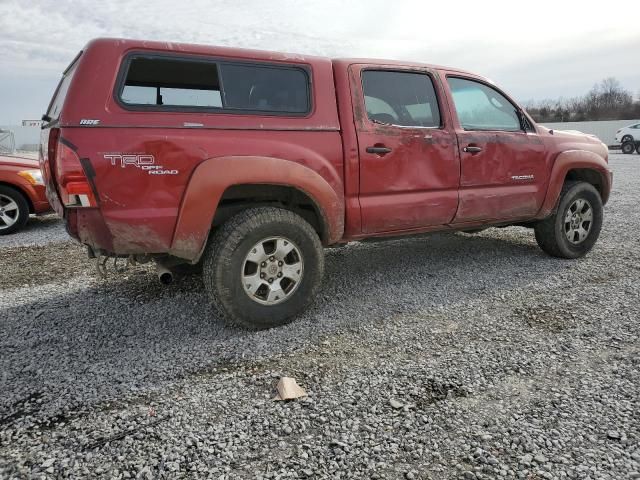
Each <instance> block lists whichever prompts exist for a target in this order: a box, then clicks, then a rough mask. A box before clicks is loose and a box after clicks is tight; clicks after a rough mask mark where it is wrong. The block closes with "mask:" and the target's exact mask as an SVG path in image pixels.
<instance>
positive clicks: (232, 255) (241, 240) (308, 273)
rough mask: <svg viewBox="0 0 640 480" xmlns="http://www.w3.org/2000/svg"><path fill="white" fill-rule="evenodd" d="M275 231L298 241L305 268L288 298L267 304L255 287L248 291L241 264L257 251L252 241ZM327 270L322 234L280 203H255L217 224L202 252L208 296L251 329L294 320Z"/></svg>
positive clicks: (229, 316)
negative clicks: (268, 204) (262, 301)
mask: <svg viewBox="0 0 640 480" xmlns="http://www.w3.org/2000/svg"><path fill="white" fill-rule="evenodd" d="M273 237H279V238H281V239H282V240H287V239H288V240H289V241H290V242H291V243H292V244H293V245H294V246H295V247H296V252H299V257H300V258H299V260H300V261H301V262H302V265H303V272H302V276H301V277H300V280H299V284H297V285H296V286H295V288H294V289H292V290H291V292H290V293H288V294H287V295H288V297H287V298H285V299H284V300H280V303H277V304H273V305H265V304H262V303H259V301H258V300H254V298H257V297H256V295H257V292H256V295H254V297H253V298H252V297H251V296H250V294H249V293H248V292H246V291H245V288H244V285H243V282H244V280H243V278H246V277H243V275H244V274H246V272H244V270H243V269H246V268H247V255H249V253H250V250H252V251H253V252H255V250H253V249H254V247H256V246H257V245H258V244H260V242H262V241H263V240H264V239H269V238H273ZM285 244H286V242H285ZM263 247H264V244H263ZM266 250H267V249H266V248H264V251H266ZM256 266H258V265H257V264H256ZM298 273H300V272H299V271H298ZM323 273H324V252H323V249H322V243H321V242H320V239H319V238H318V234H317V233H316V232H315V230H314V229H313V228H312V227H311V225H309V223H307V222H306V221H305V220H304V219H303V218H302V217H301V216H299V215H297V214H295V213H293V212H291V211H289V210H284V209H282V208H275V207H256V208H251V209H248V210H244V211H242V212H240V213H238V214H237V215H235V216H234V217H232V218H230V219H229V220H227V221H226V222H225V223H224V224H223V225H222V226H221V227H219V228H218V229H217V231H216V232H215V233H214V234H213V237H212V238H211V240H210V241H209V245H208V246H207V249H206V251H205V253H204V264H203V279H204V284H205V287H206V289H207V293H208V294H209V298H210V299H211V301H212V302H213V303H214V305H216V306H217V307H218V309H219V310H220V311H221V313H222V314H223V315H224V316H225V320H226V322H227V323H228V324H234V325H237V326H241V327H245V328H248V329H252V330H259V329H265V328H272V327H277V326H280V325H284V324H286V323H289V322H290V321H291V320H293V318H294V317H295V316H296V315H297V314H298V313H300V312H302V311H303V310H304V309H306V308H307V307H308V306H309V304H310V303H311V301H312V300H313V298H314V297H315V295H316V294H317V292H318V290H319V288H320V285H321V283H322V276H323ZM281 281H285V279H284V278H283V279H282V280H281ZM278 284H280V281H278ZM265 287H266V288H267V289H268V288H270V287H269V285H265ZM261 288H262V287H261ZM276 299H277V297H276Z"/></svg>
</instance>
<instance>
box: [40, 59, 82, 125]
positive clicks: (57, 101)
mask: <svg viewBox="0 0 640 480" xmlns="http://www.w3.org/2000/svg"><path fill="white" fill-rule="evenodd" d="M81 55H82V52H80V53H78V55H76V58H74V59H73V61H72V62H71V64H70V65H69V66H68V67H67V69H66V70H65V71H64V73H63V74H62V79H61V80H60V83H58V88H56V91H55V93H54V94H53V98H52V99H51V103H50V104H49V108H48V109H47V114H46V116H47V117H48V119H47V121H49V122H52V121H55V120H57V119H58V118H59V117H60V112H61V111H62V106H63V105H64V100H65V98H67V92H68V91H69V85H71V80H72V79H73V74H74V73H75V71H76V67H77V66H78V59H79V58H80V56H81Z"/></svg>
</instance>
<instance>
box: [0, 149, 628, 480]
mask: <svg viewBox="0 0 640 480" xmlns="http://www.w3.org/2000/svg"><path fill="white" fill-rule="evenodd" d="M639 162H640V159H639V157H638V156H637V155H629V156H625V155H621V154H618V155H611V166H612V168H613V169H614V171H615V190H614V192H613V194H612V197H611V200H610V203H609V204H608V205H607V207H606V210H605V224H604V227H603V231H602V234H601V238H600V241H599V242H598V244H597V245H596V248H595V249H594V250H593V252H591V253H590V254H589V255H588V256H587V257H585V258H583V259H580V260H575V261H565V260H558V259H553V258H550V257H548V256H546V255H544V254H543V253H542V252H541V251H540V250H539V249H538V247H537V246H536V244H535V240H534V238H533V234H532V232H531V231H529V230H526V229H523V228H515V227H514V228H507V229H489V230H486V231H485V232H483V233H481V234H478V235H473V236H471V235H466V234H451V235H432V236H428V237H423V238H410V239H402V240H394V241H388V242H381V243H354V244H350V245H349V246H347V247H345V248H341V249H330V250H328V251H327V264H326V276H325V284H324V287H323V290H322V294H321V297H320V298H319V299H318V301H317V302H316V304H315V306H314V307H313V308H312V309H311V310H310V311H309V312H307V313H306V314H305V315H304V316H303V317H302V318H301V319H299V320H298V321H296V322H294V323H293V324H290V325H288V326H285V327H282V328H278V329H274V330H270V331H266V332H258V333H253V332H246V331H242V330H235V329H231V328H226V327H224V326H223V324H222V321H221V320H220V318H218V316H217V314H216V313H215V311H214V310H213V309H212V308H211V307H209V306H208V304H207V302H206V299H205V298H204V292H203V286H202V282H201V280H200V279H199V278H198V277H195V276H194V277H184V278H181V279H179V280H178V281H177V282H176V283H175V284H174V285H172V286H171V287H163V286H161V285H160V284H159V283H158V282H157V281H156V279H155V275H154V272H153V270H152V269H150V268H136V269H135V270H130V271H128V272H127V273H125V274H123V275H111V276H110V277H109V278H108V279H107V280H100V279H97V278H96V277H95V275H94V268H93V265H92V264H91V263H90V262H89V260H87V259H86V256H85V252H84V250H83V249H82V248H81V247H80V246H78V245H76V244H74V243H72V242H69V241H65V240H63V239H64V230H63V228H62V227H61V225H60V223H59V222H56V221H55V220H53V219H51V220H50V219H48V218H47V219H43V220H42V224H38V223H36V222H32V224H31V228H30V229H29V230H28V231H26V232H24V233H22V234H19V235H15V236H12V237H7V239H2V240H0V271H1V275H2V276H1V277H0V351H1V352H2V354H1V355H0V366H1V367H2V377H1V378H0V391H1V392H2V395H1V396H0V476H1V477H3V478H22V477H24V478H28V477H34V478H41V477H42V478H53V477H73V478H78V477H89V478H187V477H188V478H230V479H231V478H331V479H334V478H367V479H368V478H409V479H411V478H414V479H442V478H463V479H475V478H478V479H482V478H485V479H488V478H521V479H529V480H534V479H543V478H544V479H553V478H559V479H561V478H575V479H616V480H618V479H627V478H629V479H631V478H640V402H639V392H640V342H639V335H640V327H639V326H638V318H640V301H639V292H640V290H639V287H638V281H639V280H640V266H639V264H638V261H637V258H638V255H639V254H640V240H639V239H638V233H637V231H638V226H639V225H640V211H639V210H638V209H637V208H635V205H636V204H637V194H636V192H637V185H638V184H640V168H639V167H640V164H639ZM47 238H48V239H49V241H46V240H45V239H47ZM32 245H36V247H29V246H32ZM284 375H287V376H293V377H295V378H296V379H297V380H298V382H299V383H300V384H301V385H302V386H303V387H304V388H305V389H306V390H307V392H308V393H309V396H308V397H307V398H306V399H304V400H297V401H291V402H275V401H273V400H272V398H273V396H274V386H275V384H276V383H277V380H278V378H279V377H281V376H284Z"/></svg>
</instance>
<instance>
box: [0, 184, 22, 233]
mask: <svg viewBox="0 0 640 480" xmlns="http://www.w3.org/2000/svg"><path fill="white" fill-rule="evenodd" d="M10 202H13V203H10ZM7 205H11V207H12V210H10V211H4V208H6V206H7ZM14 205H15V206H17V209H14ZM0 210H3V211H0V235H9V234H10V233H14V232H17V231H18V230H20V229H21V228H23V227H24V226H25V225H26V223H27V221H28V220H29V203H28V202H27V199H26V198H25V197H24V195H23V194H22V193H20V192H19V191H18V190H16V189H15V188H11V187H8V186H5V185H0ZM4 219H7V221H5V220H4ZM8 223H11V224H10V225H8Z"/></svg>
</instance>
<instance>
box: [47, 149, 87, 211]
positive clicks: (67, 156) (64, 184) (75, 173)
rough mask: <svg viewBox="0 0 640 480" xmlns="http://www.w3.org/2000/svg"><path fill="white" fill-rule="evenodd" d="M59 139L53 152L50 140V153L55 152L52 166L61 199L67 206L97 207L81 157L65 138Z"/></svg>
mask: <svg viewBox="0 0 640 480" xmlns="http://www.w3.org/2000/svg"><path fill="white" fill-rule="evenodd" d="M49 138H51V137H49ZM57 140H58V141H57V142H56V145H55V147H54V151H53V152H52V151H51V142H49V148H50V150H49V153H54V156H53V157H50V158H53V159H54V161H53V165H52V168H53V171H54V172H55V180H56V183H57V184H58V193H59V194H60V200H62V203H63V205H64V206H65V207H97V206H98V203H97V202H96V197H95V195H94V194H93V190H92V189H91V185H90V184H89V180H88V179H87V176H86V175H85V173H84V169H83V168H82V164H81V163H80V157H78V154H77V153H76V152H75V150H74V149H73V148H71V147H70V146H69V145H68V144H67V142H65V141H64V140H63V139H61V138H58V139H57Z"/></svg>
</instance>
